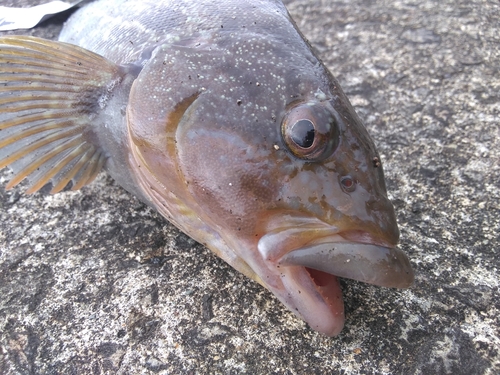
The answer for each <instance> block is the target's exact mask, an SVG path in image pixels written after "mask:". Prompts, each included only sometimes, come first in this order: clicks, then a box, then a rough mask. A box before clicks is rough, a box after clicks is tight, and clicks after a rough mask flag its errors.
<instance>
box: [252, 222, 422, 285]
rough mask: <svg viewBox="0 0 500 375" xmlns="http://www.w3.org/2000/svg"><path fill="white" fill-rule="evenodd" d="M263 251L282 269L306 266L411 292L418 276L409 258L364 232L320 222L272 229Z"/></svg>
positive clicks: (265, 237) (266, 236)
mask: <svg viewBox="0 0 500 375" xmlns="http://www.w3.org/2000/svg"><path fill="white" fill-rule="evenodd" d="M271 229H272V230H271V231H270V232H268V233H267V234H266V235H264V236H263V237H262V238H261V240H260V241H259V245H258V246H259V251H260V252H261V255H262V256H263V257H264V258H265V259H267V260H268V261H270V262H272V263H274V264H276V265H279V266H303V267H306V268H309V269H315V270H318V271H322V272H325V273H328V274H330V275H334V276H338V277H342V278H348V279H353V280H357V281H361V282H365V283H368V284H373V285H378V286H384V287H390V288H408V287H410V286H411V285H412V283H413V280H414V272H413V269H412V267H411V265H410V262H409V259H408V257H407V256H406V254H405V253H404V252H403V251H402V250H400V249H399V248H397V247H396V244H393V243H389V242H387V241H384V240H383V239H380V238H378V237H375V236H373V235H371V234H370V233H368V232H365V231H362V230H347V231H342V230H339V229H338V228H336V227H334V226H330V225H328V224H326V223H324V222H322V221H320V220H317V219H316V220H314V219H310V220H309V221H308V222H307V224H306V225H303V226H294V225H293V224H292V225H291V226H289V225H281V226H280V227H274V228H271Z"/></svg>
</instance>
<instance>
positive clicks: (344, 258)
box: [0, 0, 413, 336]
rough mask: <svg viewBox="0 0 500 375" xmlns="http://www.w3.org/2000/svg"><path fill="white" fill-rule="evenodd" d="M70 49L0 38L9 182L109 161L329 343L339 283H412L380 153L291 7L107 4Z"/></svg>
mask: <svg viewBox="0 0 500 375" xmlns="http://www.w3.org/2000/svg"><path fill="white" fill-rule="evenodd" d="M59 39H60V41H59V42H53V41H46V40H43V39H37V38H30V37H5V38H0V130H1V131H0V167H3V166H6V165H9V166H10V167H11V169H13V170H14V172H15V173H16V175H15V176H14V178H13V179H12V180H11V182H10V183H9V185H8V186H7V187H8V188H10V187H13V186H14V185H16V184H17V183H19V182H20V181H21V180H22V179H23V178H25V177H28V179H29V180H30V182H31V186H30V187H29V188H28V192H34V191H37V190H38V189H39V188H41V187H42V186H44V185H45V184H46V183H51V184H52V187H53V188H52V192H54V193H55V192H57V191H60V190H61V189H63V188H64V187H65V186H66V185H67V184H68V183H69V182H70V181H71V182H72V188H73V189H78V188H80V187H81V186H83V185H85V184H87V183H90V182H91V180H92V179H93V177H94V176H95V175H96V174H97V173H98V172H99V171H100V170H101V169H102V168H104V169H105V170H107V171H108V173H109V174H110V175H111V176H112V177H113V178H114V179H115V180H116V181H117V182H118V183H119V184H120V185H121V186H123V187H124V188H125V189H127V190H128V191H129V192H131V193H132V194H134V195H135V196H137V197H138V198H139V199H141V200H142V201H144V202H145V203H147V204H149V205H150V206H152V207H154V208H155V209H156V210H158V211H159V212H160V213H161V214H162V215H163V216H164V217H166V218H167V219H168V220H169V221H171V222H172V223H174V224H175V225H176V226H177V227H178V228H179V229H181V230H182V231H184V232H185V233H187V234H188V235H190V236H191V237H193V238H194V239H195V240H197V241H198V242H200V243H203V244H205V245H206V246H207V247H209V248H210V249H211V250H212V251H213V252H214V253H215V254H217V255H218V256H220V257H221V258H223V259H224V260H225V261H227V262H228V263H229V264H230V265H231V266H233V267H234V268H236V269H237V270H239V271H240V272H242V273H244V274H245V275H247V276H248V277H251V278H252V279H254V280H256V281H257V282H259V283H261V284H262V285H263V286H265V287H266V288H268V289H269V290H270V291H271V292H272V293H274V294H275V295H276V296H277V297H278V298H279V299H280V300H281V301H282V302H283V303H284V304H285V305H286V306H287V307H288V308H289V309H290V310H292V311H293V312H295V313H296V314H297V315H298V316H299V317H301V318H302V319H304V320H305V321H306V322H307V323H308V324H309V325H310V326H311V327H312V328H313V329H315V330H317V331H319V332H321V333H323V334H326V335H330V336H334V335H337V334H338V333H339V332H340V331H341V329H342V327H343V324H344V310H343V302H342V292H341V289H340V285H339V282H338V277H346V278H352V279H356V280H360V281H364V282H368V283H373V284H376V285H381V286H388V287H408V286H409V285H410V284H411V283H412V281H413V271H412V269H411V266H410V264H409V261H408V259H407V257H406V256H405V255H404V253H403V252H402V251H401V250H399V249H398V248H397V247H396V244H397V242H398V238H399V231H398V227H397V223H396V218H395V213H394V210H393V207H392V204H391V203H390V201H389V200H388V198H387V193H386V187H385V183H384V177H383V170H382V165H381V163H380V156H379V154H378V153H377V151H376V148H375V146H374V144H373V142H372V140H371V138H370V136H369V135H368V133H367V131H366V129H365V128H364V126H363V125H362V123H361V121H360V119H359V118H358V116H357V115H356V113H355V112H354V110H353V108H352V107H351V105H350V103H349V101H348V99H347V98H346V96H345V95H344V93H343V92H342V90H341V88H340V86H339V84H338V82H337V81H336V80H335V78H334V77H333V76H332V75H331V73H330V72H329V71H328V70H327V69H326V68H325V66H324V65H323V64H322V63H321V61H320V60H319V59H318V57H317V56H316V55H315V53H314V52H313V50H312V49H311V47H310V45H309V44H308V43H307V41H306V40H305V39H304V38H303V36H302V35H301V33H300V32H299V31H298V29H297V27H296V25H295V23H294V22H293V20H292V19H291V17H290V15H289V14H288V12H287V10H286V8H285V6H284V5H283V4H282V2H281V1H277V0H250V1H245V2H242V1H234V0H224V1H210V0H200V1H196V2H192V1H184V0H180V1H179V0H178V1H169V0H156V1H149V0H146V1H145V0H141V1H138V0H128V1H125V0H100V1H95V2H92V3H90V4H88V5H86V6H85V7H83V8H82V9H80V10H79V11H77V12H76V13H75V14H74V15H73V16H72V17H71V18H70V19H69V20H68V22H67V24H66V25H65V27H64V28H63V30H62V32H61V35H60V38H59ZM2 84H3V86H2Z"/></svg>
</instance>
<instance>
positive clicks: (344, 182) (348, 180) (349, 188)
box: [340, 176, 356, 193]
mask: <svg viewBox="0 0 500 375" xmlns="http://www.w3.org/2000/svg"><path fill="white" fill-rule="evenodd" d="M340 186H342V190H344V191H345V192H346V193H352V192H353V191H354V190H356V181H355V180H354V179H353V178H352V177H351V176H344V177H341V178H340Z"/></svg>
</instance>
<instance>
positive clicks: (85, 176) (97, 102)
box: [0, 36, 126, 193]
mask: <svg viewBox="0 0 500 375" xmlns="http://www.w3.org/2000/svg"><path fill="white" fill-rule="evenodd" d="M125 75H126V71H125V70H124V69H122V68H121V67H120V66H118V65H116V64H114V63H112V62H110V61H108V60H106V59H105V58H103V57H102V56H99V55H96V54H94V53H92V52H90V51H87V50H85V49H83V48H81V47H77V46H74V45H71V44H67V43H61V42H55V41H49V40H45V39H40V38H34V37H27V36H9V37H3V38H0V168H3V167H5V166H9V167H10V168H11V169H12V170H13V171H14V173H15V175H14V177H13V178H12V180H11V181H10V182H9V183H8V185H7V188H8V189H10V188H12V187H14V186H16V185H17V184H18V183H20V182H21V181H22V180H23V179H24V178H26V177H27V178H28V180H29V181H30V186H29V188H28V189H27V193H34V192H36V191H38V190H39V189H41V188H42V187H43V186H44V185H45V184H47V183H49V182H50V183H52V190H51V193H56V192H58V191H60V190H62V189H63V188H64V187H65V186H66V185H67V184H68V183H69V182H70V181H72V183H73V186H72V189H73V190H77V189H79V188H81V187H82V186H84V185H86V184H88V183H90V182H91V181H92V180H93V179H94V178H95V177H96V175H97V174H98V173H99V171H100V170H101V169H102V167H103V165H104V163H105V161H106V159H107V157H108V155H106V152H105V151H104V150H103V148H102V147H101V145H100V143H99V134H97V133H98V132H99V129H96V124H95V123H94V122H95V121H93V120H95V118H96V117H97V116H98V115H99V112H100V111H102V110H103V109H104V108H105V107H106V105H107V102H108V101H109V100H110V98H111V97H112V95H113V91H114V89H115V88H116V87H117V86H118V85H119V84H120V82H121V81H122V80H123V77H124V76H125Z"/></svg>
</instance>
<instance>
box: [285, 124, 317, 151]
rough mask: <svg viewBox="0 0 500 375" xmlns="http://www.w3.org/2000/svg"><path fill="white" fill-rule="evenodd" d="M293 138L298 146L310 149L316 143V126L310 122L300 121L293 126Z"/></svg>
mask: <svg viewBox="0 0 500 375" xmlns="http://www.w3.org/2000/svg"><path fill="white" fill-rule="evenodd" d="M290 133H291V134H290V135H291V137H292V140H293V141H294V142H295V144H296V145H297V146H300V147H302V148H309V147H311V146H312V145H313V143H314V125H313V123H312V122H311V121H309V120H299V121H297V122H296V123H295V124H293V126H292V129H291V132H290Z"/></svg>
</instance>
